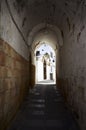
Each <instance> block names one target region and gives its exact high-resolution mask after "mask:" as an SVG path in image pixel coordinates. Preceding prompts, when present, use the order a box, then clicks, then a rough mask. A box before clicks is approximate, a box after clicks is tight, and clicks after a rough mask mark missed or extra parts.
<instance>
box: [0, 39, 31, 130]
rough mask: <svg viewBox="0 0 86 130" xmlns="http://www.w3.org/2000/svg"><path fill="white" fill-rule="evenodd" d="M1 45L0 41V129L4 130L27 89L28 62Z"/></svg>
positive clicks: (7, 46) (9, 48)
mask: <svg viewBox="0 0 86 130" xmlns="http://www.w3.org/2000/svg"><path fill="white" fill-rule="evenodd" d="M3 43H4V42H3V41H2V42H1V41H0V44H1V45H2V46H4V50H3V51H0V120H2V122H3V123H2V122H1V124H0V129H4V128H3V126H4V127H5V126H6V125H7V123H9V121H10V120H11V118H12V117H13V115H14V114H15V112H16V111H17V109H18V107H19V105H20V103H21V101H22V99H23V97H24V94H25V91H26V90H27V88H29V63H28V61H26V60H25V59H24V58H23V57H21V56H20V55H19V54H18V53H16V52H15V51H14V50H13V49H12V48H11V47H10V46H9V45H8V44H7V43H6V42H5V43H4V45H3ZM5 44H6V45H5ZM2 110H3V112H2ZM3 124H4V125H3ZM1 125H2V126H1Z"/></svg>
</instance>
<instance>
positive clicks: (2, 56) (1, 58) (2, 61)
mask: <svg viewBox="0 0 86 130" xmlns="http://www.w3.org/2000/svg"><path fill="white" fill-rule="evenodd" d="M5 59H6V55H5V53H4V52H2V51H0V66H5Z"/></svg>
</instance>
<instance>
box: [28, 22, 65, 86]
mask: <svg viewBox="0 0 86 130" xmlns="http://www.w3.org/2000/svg"><path fill="white" fill-rule="evenodd" d="M43 43H47V44H48V45H49V46H50V47H51V48H52V49H53V50H54V53H55V58H56V60H55V64H56V69H55V74H54V75H55V76H54V80H55V82H56V81H58V77H59V48H60V46H62V45H63V39H62V36H61V32H60V30H59V29H58V28H57V27H56V26H53V25H50V24H44V23H41V24H39V25H37V26H36V27H34V28H33V29H32V31H31V32H30V34H29V37H28V44H29V45H30V47H31V57H32V63H31V64H32V66H33V65H34V67H35V69H34V73H32V76H31V77H34V75H35V77H34V78H35V79H34V81H35V82H34V84H36V83H37V81H38V79H37V75H38V74H37V73H36V60H35V59H36V58H35V55H36V52H35V51H36V49H37V48H39V47H40V46H42V45H43ZM46 53H47V52H46ZM42 68H43V67H42ZM42 70H43V69H42ZM51 70H52V67H51ZM32 71H33V70H32ZM47 75H48V74H47ZM57 75H58V77H57ZM42 76H43V74H42ZM48 77H51V79H53V76H52V73H51V74H50V75H49V76H48ZM42 79H43V78H42Z"/></svg>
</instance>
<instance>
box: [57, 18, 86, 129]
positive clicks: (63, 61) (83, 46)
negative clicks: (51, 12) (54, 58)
mask: <svg viewBox="0 0 86 130" xmlns="http://www.w3.org/2000/svg"><path fill="white" fill-rule="evenodd" d="M82 18H83V22H81V20H80V19H78V18H77V19H78V21H76V23H75V25H73V23H71V21H70V25H71V27H70V30H67V29H66V31H65V26H67V25H65V24H66V22H64V25H63V26H64V31H63V32H64V38H63V39H64V44H63V46H62V47H61V48H60V51H59V52H60V72H61V73H60V77H59V79H58V81H59V86H60V88H61V90H62V92H63V94H64V96H65V99H66V100H67V101H68V103H69V104H70V108H71V109H72V111H73V112H74V114H75V117H76V119H77V121H78V122H79V125H80V127H81V130H86V23H85V19H84V17H82Z"/></svg>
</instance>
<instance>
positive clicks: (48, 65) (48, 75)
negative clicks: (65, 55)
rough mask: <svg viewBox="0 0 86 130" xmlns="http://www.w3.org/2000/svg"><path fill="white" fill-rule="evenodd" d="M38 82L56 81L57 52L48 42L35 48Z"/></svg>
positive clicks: (53, 82)
mask: <svg viewBox="0 0 86 130" xmlns="http://www.w3.org/2000/svg"><path fill="white" fill-rule="evenodd" d="M35 56H36V57H35V59H36V61H35V65H36V83H52V84H55V83H56V54H55V51H54V50H53V48H52V47H51V46H50V45H48V44H47V43H46V42H42V43H41V44H40V46H38V47H36V49H35Z"/></svg>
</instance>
